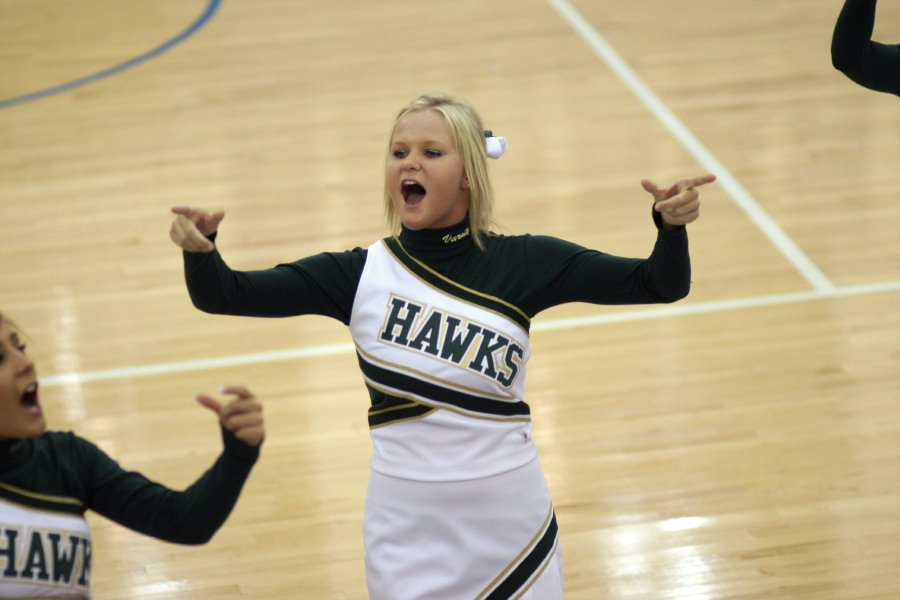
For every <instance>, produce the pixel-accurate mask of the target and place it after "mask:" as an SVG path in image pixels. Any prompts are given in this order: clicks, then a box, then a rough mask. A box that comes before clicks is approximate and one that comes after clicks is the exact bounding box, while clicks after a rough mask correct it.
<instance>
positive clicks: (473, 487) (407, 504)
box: [364, 459, 563, 600]
mask: <svg viewBox="0 0 900 600" xmlns="http://www.w3.org/2000/svg"><path fill="white" fill-rule="evenodd" d="M364 530H365V546H366V577H367V581H368V586H369V595H370V597H371V598H372V600H476V599H478V600H482V599H484V600H501V599H504V600H505V599H507V598H522V599H532V598H533V599H535V600H538V599H539V600H560V599H561V598H562V590H563V585H562V557H561V552H560V549H559V534H558V530H557V525H556V516H555V514H554V513H553V506H552V503H551V501H550V493H549V490H548V489H547V483H546V480H545V479H544V475H543V473H542V472H541V467H540V463H539V462H538V460H537V459H535V460H533V461H532V462H530V463H528V464H526V465H525V466H523V467H520V468H518V469H515V470H513V471H509V472H506V473H501V474H499V475H495V476H492V477H486V478H482V479H476V480H471V481H450V482H421V481H411V480H408V479H399V478H395V477H390V476H387V475H383V474H381V473H378V472H375V471H372V472H371V474H370V476H369V489H368V494H367V497H366V512H365V524H364Z"/></svg>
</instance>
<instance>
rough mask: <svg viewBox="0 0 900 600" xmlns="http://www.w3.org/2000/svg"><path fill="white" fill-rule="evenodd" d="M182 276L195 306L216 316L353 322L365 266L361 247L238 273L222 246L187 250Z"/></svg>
mask: <svg viewBox="0 0 900 600" xmlns="http://www.w3.org/2000/svg"><path fill="white" fill-rule="evenodd" d="M183 254H184V274H185V281H186V283H187V288H188V293H189V294H190V296H191V301H192V302H193V303H194V306H196V307H197V308H199V309H200V310H202V311H205V312H209V313H214V314H226V315H240V316H249V317H291V316H296V315H305V314H316V315H324V316H328V317H333V318H335V319H338V320H339V321H341V322H342V323H344V324H348V323H349V322H350V312H351V310H352V308H353V298H354V297H355V295H356V288H357V285H358V284H359V277H360V274H361V273H362V268H363V265H364V264H365V257H366V251H365V250H363V249H361V248H356V249H354V250H348V251H345V252H323V253H321V254H316V255H313V256H310V257H307V258H304V259H301V260H297V261H294V262H292V263H286V264H280V265H277V266H275V267H272V268H271V269H264V270H258V271H235V270H233V269H231V268H230V267H229V266H228V265H227V264H226V263H225V261H224V260H223V259H222V256H221V255H220V254H219V251H218V250H214V251H212V252H208V253H199V252H184V253H183Z"/></svg>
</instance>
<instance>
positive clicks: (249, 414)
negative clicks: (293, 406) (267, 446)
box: [197, 385, 266, 446]
mask: <svg viewBox="0 0 900 600" xmlns="http://www.w3.org/2000/svg"><path fill="white" fill-rule="evenodd" d="M221 392H222V393H223V394H229V395H233V396H235V398H234V399H233V400H232V401H230V402H228V403H225V404H223V403H222V402H219V401H218V400H216V399H215V398H213V397H212V396H210V395H209V394H197V402H199V403H200V404H202V405H203V406H205V407H206V408H208V409H210V410H211V411H213V412H214V413H216V414H217V415H218V417H219V422H220V423H221V424H222V427H224V428H225V429H227V430H228V431H230V432H231V433H233V434H234V436H235V437H236V438H238V439H239V440H241V441H242V442H244V443H245V444H247V445H248V446H259V445H260V444H262V442H263V439H264V438H265V433H266V432H265V427H264V426H263V416H262V404H261V403H260V402H259V400H257V399H256V396H254V395H253V392H251V391H250V390H248V389H247V388H245V387H243V386H240V385H232V386H224V387H222V389H221Z"/></svg>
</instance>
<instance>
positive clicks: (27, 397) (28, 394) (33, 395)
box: [19, 382, 38, 408]
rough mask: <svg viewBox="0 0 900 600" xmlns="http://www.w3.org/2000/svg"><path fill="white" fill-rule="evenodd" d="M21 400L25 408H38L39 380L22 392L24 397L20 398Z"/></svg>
mask: <svg viewBox="0 0 900 600" xmlns="http://www.w3.org/2000/svg"><path fill="white" fill-rule="evenodd" d="M19 402H21V403H22V406H24V407H25V408H37V406H38V384H37V382H35V383H32V384H31V385H29V386H28V387H27V388H25V391H24V392H23V393H22V397H21V398H20V399H19Z"/></svg>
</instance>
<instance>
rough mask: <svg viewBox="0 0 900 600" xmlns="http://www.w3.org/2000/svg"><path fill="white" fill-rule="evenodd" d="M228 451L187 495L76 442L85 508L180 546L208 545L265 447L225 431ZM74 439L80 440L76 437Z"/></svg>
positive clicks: (88, 444)
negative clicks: (123, 466)
mask: <svg viewBox="0 0 900 600" xmlns="http://www.w3.org/2000/svg"><path fill="white" fill-rule="evenodd" d="M222 436H223V439H224V450H223V452H222V454H221V455H220V456H219V457H218V459H216V461H215V463H213V465H212V467H210V468H209V469H208V470H207V471H206V472H205V473H203V475H202V476H201V477H200V478H199V479H197V481H195V482H194V483H193V484H191V485H190V486H189V487H188V488H187V489H185V490H184V491H176V490H172V489H170V488H168V487H166V486H164V485H161V484H159V483H156V482H154V481H151V480H149V479H148V478H146V477H145V476H144V475H142V474H140V473H137V472H134V471H126V470H124V469H122V468H121V467H120V466H119V465H118V463H117V462H116V461H114V460H113V459H112V458H110V457H109V456H108V455H106V454H105V453H104V452H103V451H102V450H100V449H99V448H98V447H97V446H95V445H94V444H93V443H91V442H89V441H87V440H84V439H82V438H75V439H76V440H77V446H76V448H74V452H75V453H77V459H76V461H75V464H76V465H77V468H78V469H79V470H80V474H79V478H80V479H81V480H82V481H83V485H84V490H83V493H84V502H85V507H86V508H89V509H91V510H93V511H94V512H96V513H98V514H100V515H103V516H104V517H106V518H108V519H110V520H112V521H115V522H116V523H119V524H121V525H123V526H125V527H128V528H129V529H133V530H134V531H137V532H140V533H143V534H146V535H149V536H153V537H156V538H159V539H162V540H166V541H169V542H175V543H179V544H203V543H205V542H207V541H209V540H210V539H211V538H212V536H213V534H214V533H215V532H216V531H217V530H218V529H219V527H221V526H222V524H223V523H224V522H225V520H226V519H227V518H228V515H229V514H230V513H231V510H232V509H233V508H234V505H235V503H236V502H237V499H238V496H239V495H240V492H241V489H242V487H243V485H244V482H245V481H246V479H247V477H248V475H249V474H250V470H251V468H252V467H253V464H254V463H255V462H256V460H257V458H258V457H259V447H252V446H248V445H247V444H244V443H243V442H241V441H240V440H238V439H237V438H235V437H234V435H233V434H232V433H231V432H229V431H227V430H225V429H222ZM73 437H74V436H73Z"/></svg>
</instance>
